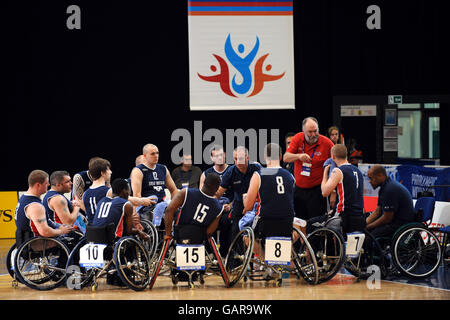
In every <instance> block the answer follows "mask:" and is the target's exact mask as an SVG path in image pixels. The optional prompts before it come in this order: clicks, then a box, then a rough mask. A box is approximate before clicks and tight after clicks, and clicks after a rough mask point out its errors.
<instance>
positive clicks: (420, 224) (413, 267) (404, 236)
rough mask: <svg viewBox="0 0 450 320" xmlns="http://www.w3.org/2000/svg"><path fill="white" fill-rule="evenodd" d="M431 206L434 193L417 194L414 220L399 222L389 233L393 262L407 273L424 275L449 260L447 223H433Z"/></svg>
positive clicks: (402, 271)
mask: <svg viewBox="0 0 450 320" xmlns="http://www.w3.org/2000/svg"><path fill="white" fill-rule="evenodd" d="M434 207H435V199H434V198H433V197H428V196H423V197H420V198H418V199H417V201H416V204H415V210H416V214H417V219H416V222H412V223H408V224H406V225H404V226H402V227H401V228H399V229H398V230H397V231H396V232H395V233H394V235H393V237H392V241H391V243H392V245H391V254H392V260H393V261H392V262H393V264H394V266H395V267H396V268H397V270H398V271H399V272H400V273H401V274H403V275H405V276H407V277H410V278H415V279H422V278H426V277H428V276H430V275H431V274H433V273H434V272H435V271H436V270H437V269H438V267H439V265H440V264H441V262H442V261H445V262H448V261H449V252H448V246H449V237H448V234H449V233H450V227H449V226H447V227H444V228H437V227H432V225H431V221H432V220H433V213H434ZM439 232H442V233H443V234H444V235H443V239H442V241H440V239H439V237H438V233H439Z"/></svg>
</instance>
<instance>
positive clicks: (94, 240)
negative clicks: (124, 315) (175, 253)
mask: <svg viewBox="0 0 450 320" xmlns="http://www.w3.org/2000/svg"><path fill="white" fill-rule="evenodd" d="M114 230H115V227H114V225H113V224H109V225H107V226H104V227H94V226H89V225H88V226H87V228H86V236H85V237H84V238H82V239H81V240H80V242H79V243H78V244H77V245H76V247H75V248H74V249H73V250H72V252H71V254H70V256H69V258H68V260H67V264H66V278H67V287H68V288H70V289H82V288H84V287H87V286H90V287H91V290H92V291H95V290H97V288H98V280H99V278H101V277H102V276H106V278H107V283H110V284H114V285H119V286H122V285H126V286H127V287H129V288H131V289H133V290H135V291H141V290H144V289H145V288H146V287H147V285H148V283H149V280H150V277H149V271H150V258H149V251H148V247H149V246H151V245H150V244H147V246H145V245H144V243H143V242H142V241H141V240H139V239H137V237H135V236H125V237H122V238H119V239H116V238H115V235H114Z"/></svg>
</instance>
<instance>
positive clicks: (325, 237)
mask: <svg viewBox="0 0 450 320" xmlns="http://www.w3.org/2000/svg"><path fill="white" fill-rule="evenodd" d="M307 239H308V241H309V243H310V245H311V247H312V249H313V250H314V253H315V254H316V259H317V266H318V268H319V281H318V283H322V282H326V281H328V280H330V279H331V278H333V277H334V276H335V275H336V273H337V272H338V271H339V270H340V268H341V266H342V264H343V263H344V257H345V247H344V238H343V237H342V235H341V234H340V233H337V232H336V231H334V230H332V229H329V228H319V229H316V230H314V231H313V232H311V233H310V234H308V236H307Z"/></svg>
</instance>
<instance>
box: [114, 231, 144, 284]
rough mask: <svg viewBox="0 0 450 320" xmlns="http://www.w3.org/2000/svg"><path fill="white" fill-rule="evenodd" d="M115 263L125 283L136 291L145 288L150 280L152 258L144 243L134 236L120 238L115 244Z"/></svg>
mask: <svg viewBox="0 0 450 320" xmlns="http://www.w3.org/2000/svg"><path fill="white" fill-rule="evenodd" d="M114 263H115V265H116V269H117V274H118V275H119V277H120V279H121V280H122V282H123V283H124V284H126V285H127V286H128V287H129V288H131V289H133V290H135V291H141V290H144V289H145V288H146V287H147V285H148V283H149V280H150V274H149V272H150V259H149V258H148V252H147V250H146V249H145V248H144V246H143V245H142V243H141V242H140V241H138V240H136V239H135V238H133V237H124V238H121V239H119V240H118V241H117V242H116V244H115V246H114Z"/></svg>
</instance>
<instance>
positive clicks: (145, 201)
mask: <svg viewBox="0 0 450 320" xmlns="http://www.w3.org/2000/svg"><path fill="white" fill-rule="evenodd" d="M141 200H142V205H143V206H152V205H154V204H156V201H154V200H152V199H150V198H141Z"/></svg>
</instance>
